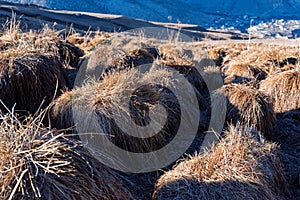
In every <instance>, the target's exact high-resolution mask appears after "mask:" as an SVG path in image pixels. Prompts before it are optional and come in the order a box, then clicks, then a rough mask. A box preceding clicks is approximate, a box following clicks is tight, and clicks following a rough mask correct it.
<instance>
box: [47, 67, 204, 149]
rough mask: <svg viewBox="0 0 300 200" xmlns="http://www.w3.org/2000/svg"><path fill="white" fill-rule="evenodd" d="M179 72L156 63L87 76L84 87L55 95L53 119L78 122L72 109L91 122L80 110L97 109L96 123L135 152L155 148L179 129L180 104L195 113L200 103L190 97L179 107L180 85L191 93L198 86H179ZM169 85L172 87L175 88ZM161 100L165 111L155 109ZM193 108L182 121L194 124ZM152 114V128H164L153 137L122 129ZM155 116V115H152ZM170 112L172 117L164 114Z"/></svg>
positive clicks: (142, 122) (66, 125)
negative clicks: (143, 69) (142, 70)
mask: <svg viewBox="0 0 300 200" xmlns="http://www.w3.org/2000/svg"><path fill="white" fill-rule="evenodd" d="M178 77H179V75H177V74H176V73H174V72H172V71H169V70H167V69H165V68H161V67H155V66H153V67H151V68H150V70H149V71H148V72H145V73H143V74H141V73H139V71H138V70H137V69H129V70H122V71H120V72H114V73H111V74H108V75H106V76H105V77H104V78H103V80H100V81H97V80H96V81H95V80H91V81H87V82H86V83H85V85H84V86H83V87H81V88H77V89H75V90H72V91H71V92H67V93H65V94H63V95H62V96H61V97H59V98H58V99H57V100H56V103H55V105H54V106H53V108H52V116H53V121H54V123H56V124H58V125H57V126H58V127H60V128H69V126H72V125H75V124H74V122H72V121H69V120H70V119H72V116H70V115H72V114H74V111H75V112H76V115H78V116H77V117H79V118H80V117H81V118H82V119H83V120H81V125H82V124H84V123H90V121H92V120H89V116H87V115H83V116H80V114H81V112H77V110H79V111H80V110H81V109H84V110H88V112H89V113H93V112H96V113H97V117H98V123H99V124H100V125H101V128H102V129H103V131H104V132H105V133H107V134H108V137H110V139H111V140H112V141H113V142H114V143H115V144H118V145H119V146H121V147H122V148H124V149H130V150H131V151H133V152H139V151H146V152H147V151H149V150H153V149H157V148H158V147H159V146H161V145H163V144H166V143H167V142H169V141H170V139H171V138H172V137H173V136H174V135H173V134H174V133H176V132H177V128H178V124H179V120H180V108H182V110H189V111H191V110H196V113H197V112H198V109H199V108H197V107H196V106H194V105H195V104H196V105H197V102H192V100H188V102H186V101H187V99H186V98H185V99H183V100H185V101H183V103H181V104H180V107H179V102H178V98H182V97H185V96H184V95H182V96H180V95H179V96H174V95H178V93H176V91H180V92H182V91H184V93H185V94H192V93H194V91H193V90H194V89H193V88H192V87H191V88H190V89H189V88H180V87H184V86H183V85H182V84H181V85H178V81H179V80H180V79H179V78H178ZM161 86H163V87H161ZM166 88H169V89H170V88H173V89H174V90H175V92H174V91H170V90H168V89H166ZM189 90H191V91H189ZM158 104H160V105H161V106H163V107H164V109H165V111H164V112H162V111H160V110H157V109H159V107H157V105H158ZM165 112H167V113H168V115H166V113H165ZM85 113H86V112H85ZM191 113H192V114H189V113H187V114H186V117H187V118H186V119H181V123H184V122H186V124H190V121H191V120H192V119H195V116H192V115H193V112H191ZM194 113H195V112H194ZM198 113H199V112H198ZM117 116H121V120H120V119H119V120H118V118H119V117H117ZM150 116H151V124H152V125H150V126H149V127H148V128H149V129H150V130H152V129H153V130H152V131H154V132H155V133H157V132H159V131H160V134H157V135H156V136H155V137H149V138H145V139H140V140H139V139H136V138H132V137H127V134H125V133H124V132H123V131H122V130H124V128H125V129H126V127H128V124H132V120H134V123H135V124H138V125H140V126H145V125H146V124H148V123H149V120H150V118H149V117H150ZM153 116H154V117H155V118H152V117H153ZM166 116H168V117H167V118H166ZM91 117H92V115H91ZM81 118H80V119H81ZM117 120H118V121H117ZM165 121H166V124H165V125H164V122H165ZM116 123H117V125H116ZM162 123H163V124H162ZM86 126H87V127H93V125H90V124H86ZM119 127H120V128H122V129H120V128H119ZM130 131H135V132H136V133H133V132H131V134H135V135H140V136H141V137H140V138H143V134H144V133H145V132H144V131H140V129H135V128H133V129H130Z"/></svg>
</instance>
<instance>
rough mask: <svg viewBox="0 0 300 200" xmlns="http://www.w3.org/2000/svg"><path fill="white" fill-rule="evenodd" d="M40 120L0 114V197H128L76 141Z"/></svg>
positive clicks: (128, 194) (120, 185)
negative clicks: (20, 119)
mask: <svg viewBox="0 0 300 200" xmlns="http://www.w3.org/2000/svg"><path fill="white" fill-rule="evenodd" d="M41 117H42V115H41V116H37V117H28V118H26V119H25V120H24V121H19V120H18V119H17V118H15V117H14V116H13V114H8V115H1V124H0V174H1V178H0V198H1V199H8V200H9V199H107V200H111V199H132V198H133V197H132V196H131V194H130V192H129V191H128V190H127V189H126V187H125V186H124V185H123V183H122V181H121V179H120V178H119V177H117V176H116V174H115V173H114V172H113V171H112V170H110V169H109V168H107V167H105V166H104V165H103V164H101V163H99V162H98V161H97V160H95V158H93V157H92V156H91V155H90V154H89V153H88V151H87V150H85V149H84V147H83V145H82V144H81V142H80V141H75V140H72V139H70V138H68V137H67V136H66V135H65V134H64V133H63V132H57V131H55V130H50V129H49V128H46V127H43V125H42V123H41V120H42V118H41Z"/></svg>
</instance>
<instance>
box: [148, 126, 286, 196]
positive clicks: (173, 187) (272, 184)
mask: <svg viewBox="0 0 300 200" xmlns="http://www.w3.org/2000/svg"><path fill="white" fill-rule="evenodd" d="M254 134H255V133H251V131H249V130H246V129H244V128H241V127H236V128H235V127H233V126H231V127H230V129H229V131H228V132H226V135H227V136H226V138H224V139H223V140H221V141H220V143H219V144H217V145H216V146H213V147H212V149H211V151H209V152H205V153H204V154H203V155H198V156H194V157H191V159H189V160H186V161H184V162H182V163H180V164H179V165H178V166H176V167H175V168H174V169H173V170H171V171H169V172H166V173H165V174H164V175H163V176H161V177H160V179H159V180H158V182H157V184H156V187H155V193H154V195H153V197H154V199H207V200H208V199H209V200H212V199H228V200H229V199H230V200H231V199H270V200H271V199H272V200H273V199H290V198H291V197H290V193H289V191H288V189H287V187H286V186H287V182H286V180H285V178H284V176H283V170H282V166H281V163H280V159H279V158H278V156H277V146H276V145H275V144H273V143H268V142H266V141H265V140H263V139H262V138H261V137H260V136H259V135H257V134H255V135H254Z"/></svg>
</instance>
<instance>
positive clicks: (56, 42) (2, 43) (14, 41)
mask: <svg viewBox="0 0 300 200" xmlns="http://www.w3.org/2000/svg"><path fill="white" fill-rule="evenodd" d="M20 24H21V21H20V20H17V19H16V17H15V16H13V17H12V18H11V19H10V20H9V21H7V22H6V23H5V24H3V30H2V31H1V33H0V52H1V55H0V58H1V59H10V60H13V59H15V58H21V57H23V56H26V55H31V54H34V55H43V56H56V57H58V58H59V59H60V61H61V62H62V64H64V66H65V67H66V68H68V67H77V66H76V65H77V64H78V62H79V57H81V56H83V52H82V51H81V50H80V49H79V48H77V47H75V46H74V45H73V44H71V43H70V42H68V41H67V39H64V38H63V34H62V31H55V30H54V29H52V28H51V27H49V26H48V25H45V26H44V27H43V29H42V30H40V31H33V30H30V31H29V32H23V31H22V30H21V29H20Z"/></svg>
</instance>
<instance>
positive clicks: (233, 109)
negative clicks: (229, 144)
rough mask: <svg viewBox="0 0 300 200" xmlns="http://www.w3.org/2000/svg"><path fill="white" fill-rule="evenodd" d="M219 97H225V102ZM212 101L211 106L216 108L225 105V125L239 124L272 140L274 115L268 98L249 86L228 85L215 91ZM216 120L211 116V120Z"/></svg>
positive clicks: (216, 117) (215, 117)
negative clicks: (253, 129) (251, 128)
mask: <svg viewBox="0 0 300 200" xmlns="http://www.w3.org/2000/svg"><path fill="white" fill-rule="evenodd" d="M221 97H225V98H226V101H225V102H224V101H223V98H221ZM212 99H213V102H212V104H214V105H216V106H221V105H223V104H224V103H226V105H225V107H226V108H227V110H226V111H225V112H226V119H225V120H226V124H230V123H234V124H237V123H240V124H242V125H243V126H246V127H253V128H255V129H256V130H258V131H260V132H261V133H262V134H263V135H264V136H266V137H267V138H272V134H273V126H274V124H275V114H274V111H273V107H272V101H271V99H270V98H269V97H268V96H266V95H263V94H262V93H261V92H259V91H258V90H257V89H255V88H253V87H251V86H247V85H240V84H229V85H225V86H223V87H222V88H220V89H218V90H216V91H215V92H214V93H213V97H212ZM218 114H219V113H218ZM218 118H219V117H218V116H212V119H216V120H217V119H218Z"/></svg>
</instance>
